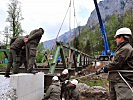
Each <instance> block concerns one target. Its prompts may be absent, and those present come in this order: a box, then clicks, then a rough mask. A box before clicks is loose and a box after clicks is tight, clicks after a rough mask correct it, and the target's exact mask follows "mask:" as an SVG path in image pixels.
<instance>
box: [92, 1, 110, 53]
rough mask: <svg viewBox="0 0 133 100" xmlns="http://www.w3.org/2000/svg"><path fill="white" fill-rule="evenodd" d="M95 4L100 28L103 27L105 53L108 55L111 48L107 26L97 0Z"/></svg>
mask: <svg viewBox="0 0 133 100" xmlns="http://www.w3.org/2000/svg"><path fill="white" fill-rule="evenodd" d="M94 4H95V8H96V12H97V16H98V20H99V24H100V29H101V32H102V35H103V39H104V49H105V50H104V55H107V54H110V48H109V44H108V40H107V36H106V31H105V27H104V25H103V22H102V18H101V14H100V11H99V8H98V4H97V0H94Z"/></svg>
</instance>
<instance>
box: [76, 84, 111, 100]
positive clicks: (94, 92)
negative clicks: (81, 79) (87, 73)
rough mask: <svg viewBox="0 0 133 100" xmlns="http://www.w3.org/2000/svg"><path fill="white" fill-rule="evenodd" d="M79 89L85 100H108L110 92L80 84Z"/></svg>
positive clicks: (98, 87) (99, 87)
mask: <svg viewBox="0 0 133 100" xmlns="http://www.w3.org/2000/svg"><path fill="white" fill-rule="evenodd" d="M77 88H78V89H79V91H80V94H81V98H82V99H83V98H84V99H83V100H108V97H109V94H108V91H107V90H106V89H105V88H103V87H101V86H93V87H90V86H87V85H86V84H84V83H79V84H78V85H77Z"/></svg>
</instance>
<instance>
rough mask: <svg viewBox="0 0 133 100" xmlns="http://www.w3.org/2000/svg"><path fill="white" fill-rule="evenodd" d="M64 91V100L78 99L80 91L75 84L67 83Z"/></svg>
mask: <svg viewBox="0 0 133 100" xmlns="http://www.w3.org/2000/svg"><path fill="white" fill-rule="evenodd" d="M66 93H67V95H66V98H65V100H80V93H79V90H78V89H77V87H76V86H75V85H72V84H71V83H70V84H68V85H67V92H66Z"/></svg>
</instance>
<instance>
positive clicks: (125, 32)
mask: <svg viewBox="0 0 133 100" xmlns="http://www.w3.org/2000/svg"><path fill="white" fill-rule="evenodd" d="M120 35H128V36H131V35H132V32H131V30H130V29H129V28H126V27H124V28H120V29H118V30H117V31H116V34H115V36H114V38H116V37H117V36H120Z"/></svg>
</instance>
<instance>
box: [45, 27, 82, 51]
mask: <svg viewBox="0 0 133 100" xmlns="http://www.w3.org/2000/svg"><path fill="white" fill-rule="evenodd" d="M79 28H82V26H79V27H78V28H75V29H72V30H71V32H70V31H68V32H65V33H64V34H63V35H61V36H59V37H58V38H57V41H61V42H63V43H69V42H70V41H72V40H73V39H74V38H75V37H76V36H78V35H79ZM43 44H44V47H45V48H47V49H52V48H53V46H54V45H55V39H52V40H48V41H45V42H44V43H43Z"/></svg>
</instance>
